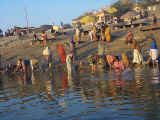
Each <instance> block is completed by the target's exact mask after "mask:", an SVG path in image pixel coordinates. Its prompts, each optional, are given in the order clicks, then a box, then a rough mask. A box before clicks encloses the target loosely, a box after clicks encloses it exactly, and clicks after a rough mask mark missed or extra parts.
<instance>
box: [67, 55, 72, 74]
mask: <svg viewBox="0 0 160 120" xmlns="http://www.w3.org/2000/svg"><path fill="white" fill-rule="evenodd" d="M66 64H67V71H68V76H70V75H72V70H73V69H72V68H73V55H72V54H68V55H67V58H66Z"/></svg>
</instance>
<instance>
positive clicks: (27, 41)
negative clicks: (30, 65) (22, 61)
mask: <svg viewBox="0 0 160 120" xmlns="http://www.w3.org/2000/svg"><path fill="white" fill-rule="evenodd" d="M71 32H72V31H68V32H67V34H65V35H59V36H57V37H56V39H55V40H54V39H52V36H51V35H48V38H49V39H51V40H50V41H49V42H48V43H47V45H48V46H49V47H50V48H51V49H52V51H53V56H54V58H55V59H56V60H58V59H59V58H60V54H59V52H58V50H57V48H56V46H57V45H58V44H65V43H66V42H68V41H69V39H70V38H71V35H70V34H71ZM132 32H133V34H134V39H135V40H137V41H138V42H139V43H141V44H145V45H149V43H148V41H147V38H148V37H149V36H151V35H152V36H153V37H154V38H155V39H156V40H157V41H158V40H159V33H160V30H156V31H147V32H140V30H139V28H133V29H132ZM126 34H127V30H120V31H112V41H111V43H105V47H106V53H105V54H113V55H120V54H121V53H123V52H127V51H129V50H130V46H128V45H126V44H125V36H126ZM31 41H32V36H29V37H28V38H23V39H19V38H16V37H7V38H2V39H1V41H0V54H2V56H3V57H4V59H5V60H6V61H7V62H12V63H15V61H16V59H17V58H36V59H41V57H42V50H43V48H44V47H43V45H41V44H39V43H35V44H33V45H31ZM157 44H158V46H159V45H160V43H159V42H157ZM76 48H77V55H78V56H79V59H81V60H82V59H85V58H87V57H88V56H89V55H90V54H97V50H98V42H91V41H90V40H85V39H84V40H82V41H81V43H80V44H79V45H77V46H76Z"/></svg>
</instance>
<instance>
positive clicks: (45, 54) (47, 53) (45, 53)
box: [43, 47, 53, 67]
mask: <svg viewBox="0 0 160 120" xmlns="http://www.w3.org/2000/svg"><path fill="white" fill-rule="evenodd" d="M43 57H44V60H45V64H47V67H51V66H52V62H53V58H52V51H51V49H50V48H49V47H45V48H44V50H43Z"/></svg>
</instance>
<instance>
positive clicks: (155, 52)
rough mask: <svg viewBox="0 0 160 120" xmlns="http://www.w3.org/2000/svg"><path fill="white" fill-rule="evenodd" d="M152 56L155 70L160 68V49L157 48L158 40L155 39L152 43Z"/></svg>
mask: <svg viewBox="0 0 160 120" xmlns="http://www.w3.org/2000/svg"><path fill="white" fill-rule="evenodd" d="M150 56H151V58H152V64H153V68H156V67H157V68H158V60H157V59H158V48H157V43H156V40H154V39H152V42H151V49H150ZM155 66H156V67H155Z"/></svg>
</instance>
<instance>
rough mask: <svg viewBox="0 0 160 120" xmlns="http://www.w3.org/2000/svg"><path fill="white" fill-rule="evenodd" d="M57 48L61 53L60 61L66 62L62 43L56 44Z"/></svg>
mask: <svg viewBox="0 0 160 120" xmlns="http://www.w3.org/2000/svg"><path fill="white" fill-rule="evenodd" d="M57 48H58V49H59V52H60V54H61V62H62V63H65V62H66V52H65V50H64V48H63V46H62V45H58V46H57Z"/></svg>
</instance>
